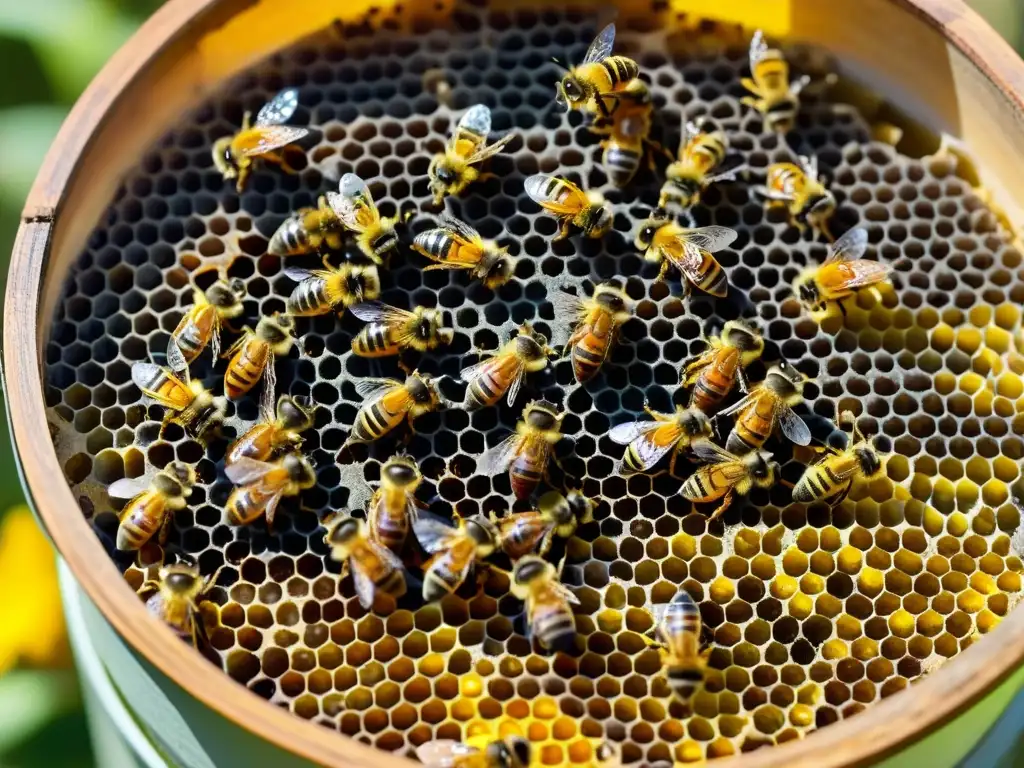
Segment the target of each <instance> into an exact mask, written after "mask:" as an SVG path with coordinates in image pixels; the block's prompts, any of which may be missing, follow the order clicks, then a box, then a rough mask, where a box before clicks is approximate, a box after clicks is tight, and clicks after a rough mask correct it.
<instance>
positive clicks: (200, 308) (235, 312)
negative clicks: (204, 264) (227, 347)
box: [167, 278, 246, 373]
mask: <svg viewBox="0 0 1024 768" xmlns="http://www.w3.org/2000/svg"><path fill="white" fill-rule="evenodd" d="M245 295H246V290H245V283H243V282H242V281H241V280H238V279H237V278H236V279H234V280H226V279H224V278H221V279H219V280H217V282H215V283H213V284H212V285H211V286H210V287H209V288H207V289H206V290H205V291H204V290H202V289H200V288H196V289H195V290H194V291H193V293H192V297H193V298H192V306H191V307H190V308H189V309H188V311H187V312H186V313H185V315H184V316H183V317H182V318H181V320H180V321H179V322H178V325H177V327H176V328H175V329H174V330H173V331H172V332H171V339H170V341H168V342H167V365H168V366H169V367H170V369H171V370H172V371H175V372H179V373H180V372H181V371H184V370H187V369H188V365H189V363H191V362H192V361H193V360H195V359H196V358H197V357H199V355H200V354H202V352H203V350H204V349H206V345H207V344H209V345H210V350H211V351H212V352H213V357H214V359H215V360H216V359H217V357H218V356H219V355H220V329H221V325H222V324H223V323H224V321H225V320H233V319H234V318H236V317H238V316H239V315H241V314H242V312H243V311H244V310H245V307H244V306H243V305H242V299H244V298H245Z"/></svg>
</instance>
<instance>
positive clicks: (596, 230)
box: [523, 173, 614, 241]
mask: <svg viewBox="0 0 1024 768" xmlns="http://www.w3.org/2000/svg"><path fill="white" fill-rule="evenodd" d="M523 188H524V189H525V190H526V194H527V195H528V196H529V197H530V199H531V200H533V201H534V202H535V203H537V205H539V206H540V207H541V208H543V209H544V210H545V211H547V212H548V213H550V214H551V215H552V216H554V217H555V218H556V219H558V221H559V222H560V224H561V229H560V231H559V233H558V234H557V235H556V236H555V240H556V241H557V240H564V239H565V238H567V237H568V236H569V230H570V227H573V226H575V227H577V228H578V229H579V230H581V231H582V233H583V235H584V237H590V238H600V237H604V236H605V234H606V233H607V232H608V230H610V229H611V228H612V224H613V223H614V216H613V215H612V209H611V206H610V205H608V202H607V201H606V200H605V199H604V195H602V194H601V193H600V192H593V191H590V192H584V191H583V190H582V189H580V188H579V187H577V186H576V185H575V184H573V183H572V182H571V181H569V180H567V179H563V178H559V177H558V176H545V175H544V174H542V173H537V174H534V175H533V176H528V177H527V179H526V181H525V182H524V183H523Z"/></svg>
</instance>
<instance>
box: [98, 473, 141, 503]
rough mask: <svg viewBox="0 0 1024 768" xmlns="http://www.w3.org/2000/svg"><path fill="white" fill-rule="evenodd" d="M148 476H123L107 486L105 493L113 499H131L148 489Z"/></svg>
mask: <svg viewBox="0 0 1024 768" xmlns="http://www.w3.org/2000/svg"><path fill="white" fill-rule="evenodd" d="M149 483H150V481H149V478H148V477H145V476H143V477H123V478H121V479H120V480H115V481H114V482H113V483H111V484H110V487H108V488H107V494H108V495H110V496H113V497H114V498H115V499H131V498H134V497H135V496H138V495H139V494H140V493H145V492H146V491H148V490H149Z"/></svg>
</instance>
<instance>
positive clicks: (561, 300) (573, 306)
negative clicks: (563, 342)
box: [548, 291, 586, 322]
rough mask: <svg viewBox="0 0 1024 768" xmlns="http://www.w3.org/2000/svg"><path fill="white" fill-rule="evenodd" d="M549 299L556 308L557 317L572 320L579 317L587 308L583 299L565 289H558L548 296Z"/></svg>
mask: <svg viewBox="0 0 1024 768" xmlns="http://www.w3.org/2000/svg"><path fill="white" fill-rule="evenodd" d="M548 301H550V302H551V306H552V307H553V308H554V310H555V318H557V319H559V320H562V319H565V320H568V321H570V322H571V321H572V320H574V319H576V318H577V317H579V316H580V315H581V314H582V313H583V312H584V311H585V309H586V305H585V304H584V303H583V299H581V298H580V297H579V296H573V295H572V294H571V293H566V292H565V291H558V292H557V293H552V294H551V295H550V296H548Z"/></svg>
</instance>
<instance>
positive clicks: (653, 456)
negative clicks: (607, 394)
mask: <svg viewBox="0 0 1024 768" xmlns="http://www.w3.org/2000/svg"><path fill="white" fill-rule="evenodd" d="M644 411H646V412H647V415H649V416H650V417H651V418H652V419H654V421H633V422H627V423H626V424H619V425H618V426H616V427H613V428H612V430H611V431H610V432H609V433H608V437H610V438H611V439H612V441H613V442H616V443H618V444H619V445H625V446H627V447H626V452H625V454H623V456H622V461H620V462H619V463H618V465H617V466H616V467H615V471H617V472H618V473H619V474H621V475H623V476H624V477H628V476H629V475H633V474H636V473H637V472H646V471H649V470H650V469H652V468H653V467H655V466H656V465H657V464H658V462H659V461H661V460H662V458H664V457H665V455H666V454H667V453H668V452H669V451H671V452H672V460H671V463H670V464H669V468H668V471H669V474H675V471H676V459H678V458H679V454H680V453H681V452H682V450H683V449H684V448H686V447H687V446H688V445H689V444H690V443H692V442H694V441H695V440H700V439H707V438H709V437H711V434H712V430H711V422H710V421H709V420H708V417H707V416H705V415H704V412H703V411H700V410H698V409H696V408H683V407H682V406H679V407H678V408H676V412H675V413H658V412H657V411H653V410H651V409H650V408H649V407H647V406H646V405H645V406H644Z"/></svg>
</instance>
